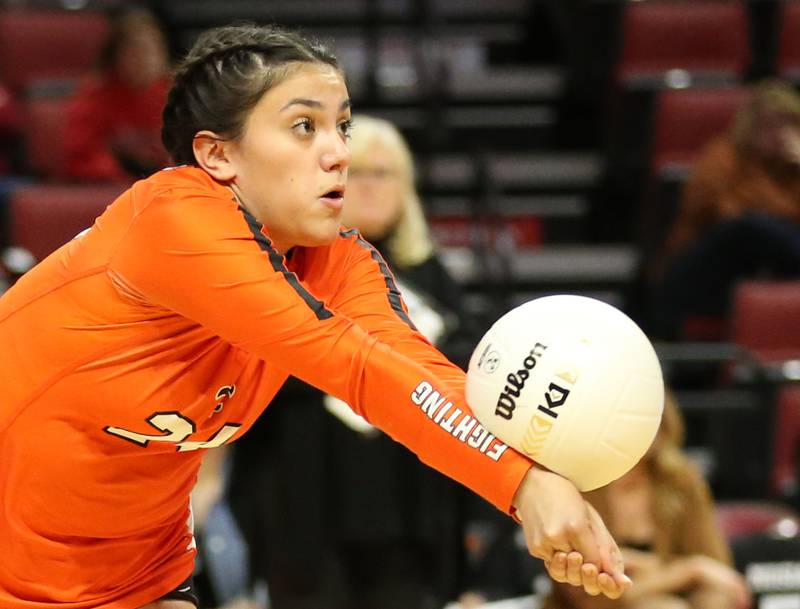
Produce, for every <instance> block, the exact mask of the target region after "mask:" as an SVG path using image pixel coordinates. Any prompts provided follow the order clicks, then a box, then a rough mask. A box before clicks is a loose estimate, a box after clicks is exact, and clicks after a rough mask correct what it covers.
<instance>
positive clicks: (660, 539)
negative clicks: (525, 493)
mask: <svg viewBox="0 0 800 609" xmlns="http://www.w3.org/2000/svg"><path fill="white" fill-rule="evenodd" d="M683 432H684V430H683V421H682V418H681V416H680V411H679V409H678V406H677V405H676V403H675V401H674V398H673V397H672V395H671V394H669V393H668V394H667V396H666V400H665V405H664V416H663V419H662V423H661V428H660V430H659V433H658V435H657V436H656V439H655V441H654V442H653V446H652V447H651V448H650V450H649V452H648V453H647V454H646V455H645V457H644V458H643V459H642V460H641V461H640V462H639V464H638V465H637V466H636V467H635V468H634V469H633V470H631V471H630V472H629V473H628V474H626V475H625V476H623V477H622V478H620V479H619V480H617V481H615V482H612V483H611V484H609V485H608V486H606V487H603V488H601V489H598V490H596V491H592V492H591V493H587V499H588V500H589V501H590V502H591V503H592V505H594V506H595V507H596V508H597V510H598V512H600V514H601V516H603V519H604V520H605V522H606V523H608V526H609V529H610V531H611V533H612V534H613V535H614V537H615V539H616V540H617V542H618V543H619V545H620V548H621V549H622V551H623V555H624V557H625V567H626V572H627V573H628V574H629V575H630V576H631V578H632V579H633V581H634V585H633V587H632V588H631V589H630V590H629V591H627V592H626V593H625V595H624V596H623V597H622V598H621V599H619V600H616V601H613V600H610V599H601V598H600V597H591V596H588V595H586V594H584V593H583V592H582V591H577V592H576V591H575V590H576V589H568V588H570V587H569V586H567V585H558V584H555V585H554V587H553V590H552V592H551V594H550V596H549V597H548V598H547V599H546V601H545V604H544V607H545V609H561V608H570V609H600V608H605V607H625V608H629V609H630V608H637V609H639V608H641V609H667V608H669V609H688V608H690V607H691V608H692V609H744V608H746V607H749V606H750V604H751V597H750V592H749V590H748V589H747V586H746V584H745V582H744V578H743V577H742V576H741V575H740V574H739V573H738V572H737V571H735V570H734V569H733V567H732V566H731V565H732V558H731V552H730V548H729V547H728V545H727V542H726V540H725V538H724V537H723V535H722V532H721V531H720V529H719V527H718V525H717V522H716V520H715V517H714V504H713V499H712V497H711V493H710V491H709V488H708V485H707V484H706V482H705V480H704V479H703V477H702V475H701V474H700V473H699V471H698V470H697V469H696V468H695V467H694V466H693V465H692V463H691V462H690V461H689V460H688V459H687V458H686V456H685V455H684V454H683V451H682V449H681V445H682V443H683Z"/></svg>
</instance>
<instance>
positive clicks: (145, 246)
mask: <svg viewBox="0 0 800 609" xmlns="http://www.w3.org/2000/svg"><path fill="white" fill-rule="evenodd" d="M0 349H1V350H2V365H1V366H0V385H2V387H3V388H4V392H3V394H4V395H3V400H2V401H0V506H1V507H0V509H1V510H2V512H1V514H2V515H1V516H0V607H3V608H7V609H17V608H19V609H45V608H53V607H63V606H68V607H70V608H73V609H88V608H96V607H111V608H115V609H116V608H118V609H129V608H133V607H139V606H141V605H143V604H145V603H147V602H149V601H152V600H154V599H156V598H158V597H160V596H161V595H163V594H165V593H167V592H169V591H170V590H172V589H174V588H175V587H176V586H177V585H179V584H180V583H181V582H182V581H183V580H184V579H186V578H187V577H188V576H189V575H190V573H191V571H192V568H193V560H194V554H195V550H194V547H193V545H194V544H193V538H192V534H191V529H190V526H189V525H188V524H187V521H188V519H189V517H190V510H189V494H190V492H191V490H192V486H193V484H194V482H195V479H196V476H197V470H198V467H199V464H200V460H201V457H202V454H203V453H204V451H205V450H207V449H209V448H213V447H215V446H220V445H222V444H225V443H229V442H231V441H233V440H235V439H236V438H237V437H238V436H240V435H241V434H242V433H244V431H245V430H246V429H247V428H248V427H249V426H250V425H251V424H252V423H253V421H254V420H255V419H256V417H258V415H259V414H260V413H261V412H262V411H263V409H264V408H265V407H266V405H267V404H268V403H269V401H270V399H271V398H272V397H273V395H274V394H275V392H276V391H277V390H278V388H279V387H280V386H281V384H282V383H283V382H284V380H285V379H286V378H287V376H288V375H289V374H292V375H295V376H297V377H299V378H300V379H302V380H305V381H306V382H308V383H310V384H313V385H315V386H317V387H318V388H320V389H321V390H323V391H325V392H327V393H330V394H332V395H334V396H337V397H339V398H341V399H343V400H344V401H346V402H347V403H348V404H350V405H351V407H352V408H353V409H354V410H355V411H356V412H358V413H359V414H361V415H362V416H364V417H365V418H366V419H367V420H368V421H370V422H371V423H373V424H375V425H376V426H378V427H380V428H381V429H383V430H384V431H386V432H387V433H389V434H390V435H391V436H392V437H394V438H395V439H396V440H398V441H400V442H402V443H403V444H405V445H406V446H408V447H409V448H410V449H411V450H413V451H414V452H415V453H417V455H418V456H419V457H420V458H421V459H422V460H423V461H425V462H427V463H428V464H430V465H432V466H433V467H435V468H437V469H439V470H441V471H442V472H444V473H446V474H448V475H449V476H451V477H453V478H455V479H457V480H459V481H461V482H462V483H464V484H465V485H466V486H468V487H470V488H471V489H473V490H474V491H475V492H477V493H478V494H480V495H482V496H483V497H485V498H486V499H487V500H489V501H491V502H492V503H494V504H495V505H496V506H497V507H498V508H500V509H502V510H506V511H508V510H509V509H510V503H511V500H512V498H513V494H514V492H515V491H516V489H517V487H518V485H519V483H520V481H521V479H522V477H523V476H524V474H525V472H526V471H527V469H528V468H529V467H530V461H528V460H527V459H526V458H524V457H523V456H521V455H519V454H518V453H516V452H514V451H513V450H512V449H510V448H507V447H506V446H505V445H504V444H503V443H502V442H500V441H499V440H498V439H496V438H494V437H493V436H492V435H491V434H489V433H488V432H487V431H486V430H485V429H484V428H483V427H482V426H481V425H480V424H479V423H478V421H476V419H475V418H474V417H473V416H472V414H471V412H470V410H469V408H468V407H467V405H466V403H465V399H464V380H465V376H464V373H463V371H461V370H460V369H459V368H457V367H456V366H454V365H453V364H451V363H450V362H448V361H447V359H446V358H445V357H444V356H442V355H441V354H440V353H439V352H438V351H437V350H436V349H435V348H434V347H432V346H431V345H430V344H429V343H428V342H427V341H426V340H425V339H424V338H423V337H422V336H421V335H420V334H419V333H418V332H417V331H416V330H415V329H414V327H413V325H412V324H411V322H410V321H409V319H408V317H407V312H406V309H405V305H404V304H403V301H402V299H401V297H400V294H399V292H398V291H397V288H396V285H395V283H394V279H393V277H392V275H391V273H390V271H389V269H388V268H387V267H386V264H385V262H384V261H383V260H382V259H381V257H380V256H379V255H378V253H377V252H376V250H375V249H374V248H372V247H371V246H370V245H369V244H368V243H366V242H365V241H364V240H363V239H362V238H361V237H360V236H359V234H358V233H357V232H356V231H348V230H344V229H343V230H342V231H341V233H340V236H339V237H338V238H337V239H336V240H335V242H333V243H331V244H330V245H327V246H321V247H314V248H302V247H298V248H294V249H293V250H291V252H290V254H289V256H288V259H287V257H284V256H283V255H281V254H280V253H279V252H277V251H276V250H275V249H274V248H273V247H272V244H271V241H270V239H269V234H268V232H267V231H266V230H265V229H264V228H263V227H262V226H261V225H260V224H259V223H258V222H257V221H256V219H255V218H254V217H253V216H252V215H251V214H249V213H248V212H247V210H245V209H244V208H242V207H241V206H239V205H238V204H237V203H236V201H235V199H234V197H233V195H232V193H231V191H230V190H229V189H228V188H227V187H225V186H223V185H221V184H218V183H216V182H214V181H213V180H212V179H211V178H210V177H209V176H208V175H207V174H206V173H205V172H203V171H202V170H200V169H198V168H190V167H182V168H177V169H170V170H164V171H161V172H159V173H157V174H155V175H154V176H152V177H150V178H148V179H147V180H143V181H141V182H138V183H136V184H135V185H134V186H133V187H132V188H131V189H130V190H128V191H127V192H125V193H124V194H123V195H121V196H120V197H119V198H118V199H117V200H116V201H114V202H113V203H112V204H111V205H110V206H109V207H108V208H107V210H106V211H105V212H104V213H103V214H102V215H101V216H100V217H99V218H98V219H97V221H96V222H95V224H94V226H93V227H92V228H91V229H90V230H88V231H86V232H85V233H84V234H82V235H81V236H80V237H78V238H76V239H75V240H73V241H72V242H70V243H68V244H67V245H65V246H63V247H62V248H61V249H59V250H58V251H56V252H55V253H54V254H52V255H51V256H50V257H48V258H47V259H45V260H44V261H43V262H42V263H40V264H39V265H38V266H37V267H35V268H34V269H32V270H31V271H30V272H29V273H28V274H26V275H25V276H24V277H23V278H22V279H21V280H20V281H19V282H18V283H17V284H16V285H15V286H14V287H13V288H12V289H11V290H10V291H9V292H7V293H6V294H5V295H4V296H3V297H2V298H0ZM313 483H314V481H308V480H297V484H301V485H302V484H313ZM320 509H323V508H322V507H321V508H320Z"/></svg>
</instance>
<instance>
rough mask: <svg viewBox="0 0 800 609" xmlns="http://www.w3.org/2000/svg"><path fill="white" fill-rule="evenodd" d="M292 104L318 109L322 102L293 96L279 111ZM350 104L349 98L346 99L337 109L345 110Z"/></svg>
mask: <svg viewBox="0 0 800 609" xmlns="http://www.w3.org/2000/svg"><path fill="white" fill-rule="evenodd" d="M292 106H307V107H309V108H315V109H320V108H322V107H323V104H322V102H320V101H318V100H316V99H309V98H307V97H295V98H294V99H291V100H289V102H288V103H287V104H286V105H285V106H284V107H283V108H281V109H280V112H283V111H284V110H286V109H287V108H290V107H292ZM350 106H351V102H350V100H349V99H346V100H344V101H343V102H342V105H341V106H339V111H340V112H341V111H342V110H345V109H347V108H349V107H350Z"/></svg>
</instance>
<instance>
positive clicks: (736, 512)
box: [716, 501, 797, 540]
mask: <svg viewBox="0 0 800 609" xmlns="http://www.w3.org/2000/svg"><path fill="white" fill-rule="evenodd" d="M716 518H717V523H718V524H719V526H720V528H721V529H722V533H723V535H725V537H726V538H727V539H728V540H733V539H736V538H737V537H743V536H745V535H753V534H754V533H764V532H766V531H768V530H770V529H771V528H772V527H773V526H774V525H776V524H777V523H778V522H779V521H781V520H783V519H784V518H792V519H796V518H797V513H796V512H795V511H794V510H792V509H791V508H789V507H787V506H784V505H780V504H777V503H767V502H760V501H723V502H720V503H718V504H717V506H716Z"/></svg>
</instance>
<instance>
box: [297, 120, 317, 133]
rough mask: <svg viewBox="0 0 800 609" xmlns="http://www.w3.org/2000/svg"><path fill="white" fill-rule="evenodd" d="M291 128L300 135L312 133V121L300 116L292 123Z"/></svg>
mask: <svg viewBox="0 0 800 609" xmlns="http://www.w3.org/2000/svg"><path fill="white" fill-rule="evenodd" d="M292 129H293V130H295V131H297V132H298V133H300V134H301V135H309V134H311V133H314V123H313V122H311V119H310V118H302V119H300V120H299V121H297V122H296V123H295V124H294V125H292Z"/></svg>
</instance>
